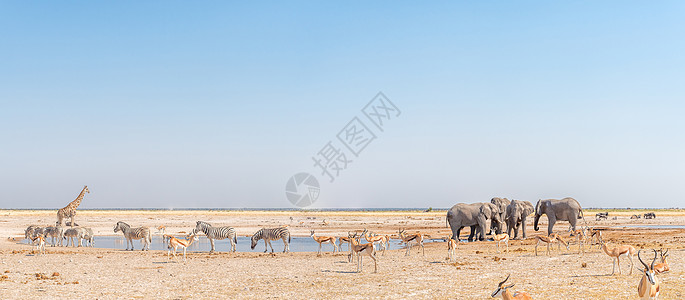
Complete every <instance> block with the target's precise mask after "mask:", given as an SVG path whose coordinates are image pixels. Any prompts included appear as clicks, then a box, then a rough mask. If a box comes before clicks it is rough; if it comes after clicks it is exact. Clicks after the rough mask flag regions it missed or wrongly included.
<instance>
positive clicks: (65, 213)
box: [57, 185, 90, 227]
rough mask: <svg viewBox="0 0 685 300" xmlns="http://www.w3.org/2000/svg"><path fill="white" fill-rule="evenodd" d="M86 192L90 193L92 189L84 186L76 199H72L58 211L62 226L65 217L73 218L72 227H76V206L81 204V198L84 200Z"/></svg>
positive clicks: (58, 220) (58, 219) (58, 222)
mask: <svg viewBox="0 0 685 300" xmlns="http://www.w3.org/2000/svg"><path fill="white" fill-rule="evenodd" d="M86 193H89V194H90V191H89V190H88V186H87V185H86V186H83V190H81V193H80V194H78V197H76V199H75V200H74V201H71V202H70V203H69V204H67V206H65V207H64V208H60V209H59V210H58V211H57V225H58V226H62V221H63V220H64V219H67V218H69V219H71V227H74V217H75V216H76V208H77V207H78V206H79V205H80V204H81V200H83V196H85V194H86Z"/></svg>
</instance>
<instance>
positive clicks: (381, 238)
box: [362, 228, 388, 255]
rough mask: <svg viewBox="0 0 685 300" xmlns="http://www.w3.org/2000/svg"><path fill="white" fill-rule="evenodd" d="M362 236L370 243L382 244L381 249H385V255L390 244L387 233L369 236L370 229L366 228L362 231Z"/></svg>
mask: <svg viewBox="0 0 685 300" xmlns="http://www.w3.org/2000/svg"><path fill="white" fill-rule="evenodd" d="M362 236H364V238H365V239H366V241H367V242H369V243H374V244H375V243H379V244H380V246H381V249H383V255H385V249H386V248H387V245H388V236H385V235H378V236H369V231H368V230H367V229H366V228H364V231H363V232H362Z"/></svg>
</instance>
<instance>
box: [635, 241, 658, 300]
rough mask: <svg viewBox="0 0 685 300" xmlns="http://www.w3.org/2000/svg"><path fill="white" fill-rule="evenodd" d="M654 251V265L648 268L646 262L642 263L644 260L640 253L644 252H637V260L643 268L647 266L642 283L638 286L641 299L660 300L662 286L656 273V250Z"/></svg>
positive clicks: (643, 271)
mask: <svg viewBox="0 0 685 300" xmlns="http://www.w3.org/2000/svg"><path fill="white" fill-rule="evenodd" d="M652 250H653V251H654V259H652V265H651V266H648V265H647V264H646V263H645V262H644V261H642V258H641V257H640V252H642V250H640V251H638V252H637V259H639V260H640V262H641V263H642V265H643V266H645V269H644V270H640V271H642V279H640V283H639V284H638V286H637V295H638V296H639V297H640V299H658V298H659V290H660V284H659V279H658V278H656V272H655V271H654V262H655V261H656V257H657V254H656V250H654V249H652Z"/></svg>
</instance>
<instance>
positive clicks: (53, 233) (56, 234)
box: [44, 225, 64, 247]
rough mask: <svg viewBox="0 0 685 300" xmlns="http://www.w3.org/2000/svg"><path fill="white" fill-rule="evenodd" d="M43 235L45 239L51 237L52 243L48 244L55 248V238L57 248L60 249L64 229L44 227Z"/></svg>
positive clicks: (60, 227)
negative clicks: (57, 244)
mask: <svg viewBox="0 0 685 300" xmlns="http://www.w3.org/2000/svg"><path fill="white" fill-rule="evenodd" d="M44 233H45V237H51V238H52V241H51V243H50V244H51V246H52V247H55V238H57V242H58V243H59V246H60V247H62V240H63V238H62V237H63V236H64V227H62V226H59V225H57V226H48V227H45V230H44Z"/></svg>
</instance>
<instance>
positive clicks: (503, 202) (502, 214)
mask: <svg viewBox="0 0 685 300" xmlns="http://www.w3.org/2000/svg"><path fill="white" fill-rule="evenodd" d="M509 202H510V201H509V199H507V198H497V197H495V198H492V199H490V203H492V204H494V205H496V206H497V208H498V209H499V219H500V220H502V223H501V225H502V226H498V227H497V228H496V229H495V233H497V234H500V233H502V231H504V230H505V228H504V227H505V226H506V227H509V224H508V223H507V222H506V221H505V220H507V206H509Z"/></svg>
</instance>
